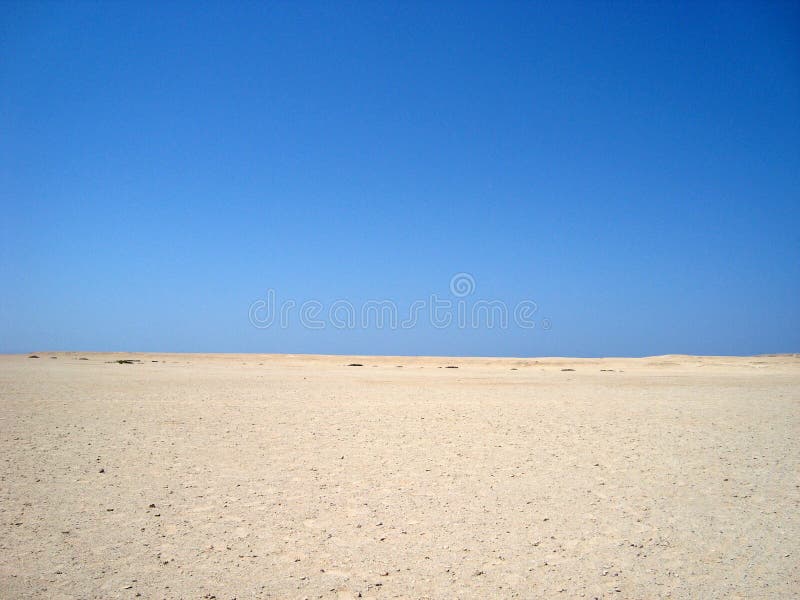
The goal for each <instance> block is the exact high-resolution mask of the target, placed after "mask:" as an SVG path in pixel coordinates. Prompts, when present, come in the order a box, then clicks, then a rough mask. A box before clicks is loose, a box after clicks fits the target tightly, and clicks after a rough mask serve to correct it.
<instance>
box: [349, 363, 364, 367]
mask: <svg viewBox="0 0 800 600" xmlns="http://www.w3.org/2000/svg"><path fill="white" fill-rule="evenodd" d="M347 366H348V367H363V366H364V365H362V364H361V363H350V364H349V365H347Z"/></svg>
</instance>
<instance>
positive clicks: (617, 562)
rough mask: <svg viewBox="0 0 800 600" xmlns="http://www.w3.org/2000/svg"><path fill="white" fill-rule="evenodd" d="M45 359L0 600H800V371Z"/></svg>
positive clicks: (21, 424)
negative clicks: (656, 599)
mask: <svg viewBox="0 0 800 600" xmlns="http://www.w3.org/2000/svg"><path fill="white" fill-rule="evenodd" d="M39 355H40V356H41V358H39V359H38V360H37V359H30V358H27V357H25V356H0V457H2V470H1V471H0V532H1V534H0V597H2V598H135V597H141V598H219V599H230V598H239V599H243V598H262V597H263V598H357V597H363V598H370V597H373V598H398V597H404V598H516V597H519V598H550V597H562V598H595V597H596V598H654V597H674V598H736V597H742V598H790V597H797V596H798V594H800V569H799V568H798V565H799V564H800V516H799V515H800V511H798V508H800V506H798V504H799V503H800V487H799V485H800V475H799V474H800V469H799V468H798V467H799V466H800V465H799V463H800V442H799V441H798V437H800V356H798V355H794V356H769V357H743V358H730V357H704V358H697V357H686V356H663V357H654V358H647V359H603V360H574V359H539V360H534V359H525V360H523V359H464V358H459V359H456V358H452V359H444V358H408V357H394V358H392V357H380V358H376V357H360V358H357V357H314V356H259V355H217V356H214V355H156V354H153V355H149V354H148V355H144V354H135V355H131V354H125V355H122V354H73V353H58V354H54V353H40V354H39ZM52 357H57V358H52ZM82 357H83V358H85V359H86V360H81V358H82ZM128 358H130V359H135V360H139V361H141V362H140V363H136V364H118V363H116V362H110V361H115V360H118V359H128ZM156 361H157V362H156ZM352 362H358V363H362V364H363V365H364V366H362V367H348V366H347V365H348V364H349V363H352ZM448 365H454V366H458V367H459V368H458V369H447V368H444V367H446V366H448ZM440 367H441V368H440ZM565 369H574V371H572V370H565Z"/></svg>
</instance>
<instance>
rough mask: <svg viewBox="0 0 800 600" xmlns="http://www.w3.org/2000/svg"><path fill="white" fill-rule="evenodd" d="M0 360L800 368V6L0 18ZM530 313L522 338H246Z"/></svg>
mask: <svg viewBox="0 0 800 600" xmlns="http://www.w3.org/2000/svg"><path fill="white" fill-rule="evenodd" d="M0 89H1V90H2V93H0V202H2V218H1V219H0V286H1V288H2V293H1V295H0V351H2V352H27V351H32V350H43V349H51V350H56V349H64V350H68V349H79V350H153V351H221V352H292V353H300V352H309V353H312V352H313V353H375V354H450V355H518V356H536V355H575V356H599V355H637V356H638V355H651V354H662V353H701V354H749V353H767V352H798V351H800V260H799V259H800V9H799V8H798V4H797V3H785V4H775V3H764V2H753V3H719V4H711V3H709V4H703V3H693V2H692V3H685V4H662V3H657V4H643V3H635V4H625V3H613V4H605V3H599V2H597V3H595V2H587V3H578V4H562V3H548V4H535V3H509V4H505V5H502V4H493V3H491V4H490V3H485V4H473V3H467V4H462V3H445V4H434V3H418V4H406V3H403V4H401V3H372V2H370V3H341V4H340V3H325V4H313V3H273V4H264V5H261V4H228V3H220V4H213V3H202V4H195V3H185V4H184V3H169V4H167V3H152V4H147V3H139V2H137V3H128V4H117V3H102V2H98V3H74V2H69V3H47V4H43V3H29V2H23V3H3V4H2V5H1V6H0ZM456 272H468V273H471V274H472V275H473V276H474V278H475V281H476V282H477V287H476V290H475V293H474V294H473V295H472V296H471V297H470V298H469V299H470V300H477V299H481V298H484V299H497V300H502V301H504V302H507V303H509V305H513V304H514V303H515V302H518V301H519V300H521V299H532V300H534V301H535V302H536V303H537V304H538V306H539V311H538V313H537V318H547V319H550V320H551V323H552V327H551V329H550V330H549V331H544V330H542V328H541V327H539V328H536V329H534V330H523V329H519V328H516V327H514V326H511V327H509V328H508V329H506V330H501V329H497V328H494V329H490V328H486V327H482V328H468V329H458V328H457V327H449V328H446V329H436V328H433V327H431V326H428V325H426V324H425V323H421V324H420V325H419V326H417V327H415V328H413V329H409V330H396V331H392V330H389V329H377V328H374V327H370V328H356V329H353V330H345V331H342V330H338V329H335V328H331V327H328V328H326V329H323V330H317V331H311V330H308V329H305V328H303V327H301V326H300V325H299V323H295V322H293V323H292V324H291V325H290V327H288V328H285V329H283V328H280V327H273V328H269V329H263V330H262V329H256V328H254V327H252V326H251V325H250V323H249V320H248V308H249V306H250V304H251V302H253V301H254V300H256V299H258V298H263V297H264V295H265V293H266V290H267V289H268V288H273V289H275V290H276V292H277V296H278V298H279V299H296V300H297V301H298V303H300V302H303V301H305V300H309V299H318V300H320V301H321V302H323V303H326V305H327V303H330V302H332V301H333V300H335V299H337V298H344V299H347V300H350V301H351V302H353V303H354V304H355V305H357V306H358V305H359V303H363V302H364V301H366V300H369V299H391V300H394V301H395V302H397V304H398V306H400V307H401V308H402V307H407V306H408V305H410V303H411V302H412V301H413V300H414V299H417V298H421V299H426V298H428V297H429V296H430V294H434V293H435V294H437V295H439V296H440V297H442V298H447V297H448V294H449V291H448V285H449V282H450V278H451V276H452V275H453V274H454V273H456Z"/></svg>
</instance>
